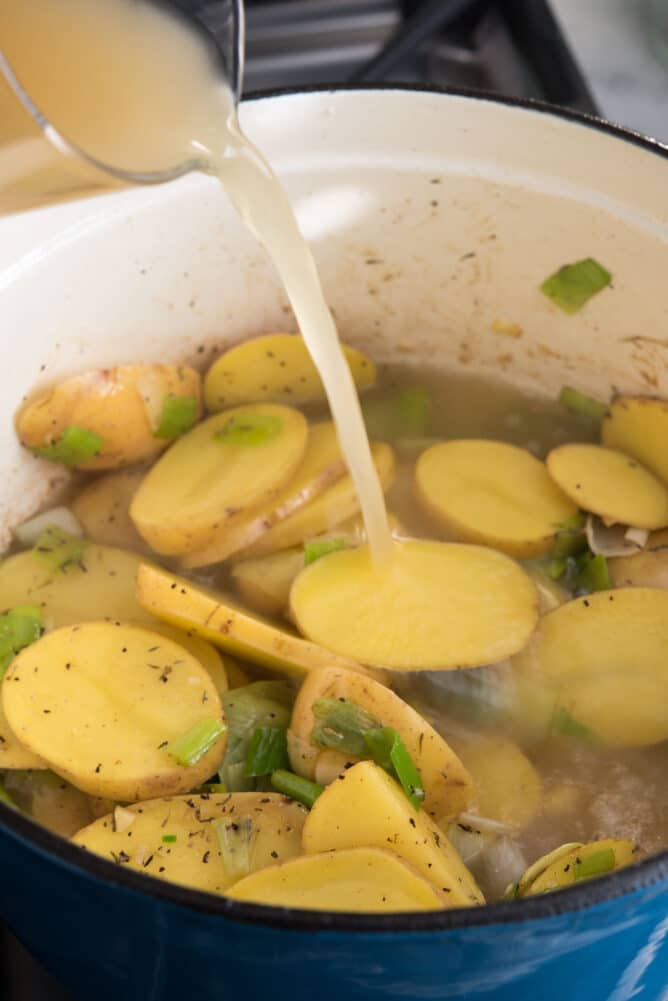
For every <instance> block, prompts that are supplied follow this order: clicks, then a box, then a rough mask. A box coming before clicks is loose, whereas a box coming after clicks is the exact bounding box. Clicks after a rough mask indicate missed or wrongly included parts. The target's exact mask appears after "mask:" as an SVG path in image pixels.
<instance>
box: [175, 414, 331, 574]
mask: <svg viewBox="0 0 668 1001" xmlns="http://www.w3.org/2000/svg"><path fill="white" fill-rule="evenodd" d="M345 471H346V467H345V464H344V461H343V459H342V457H341V449H340V448H339V440H338V438H337V435H336V428H335V427H334V424H333V423H332V422H331V421H325V422H323V423H322V424H314V425H312V426H311V427H310V428H309V432H308V441H307V444H306V451H305V453H304V457H303V459H302V461H301V464H300V465H299V467H298V468H297V470H296V472H295V474H294V476H293V477H292V478H291V479H290V481H289V482H288V483H287V485H286V486H284V487H283V489H282V490H280V491H279V492H278V493H277V494H275V495H274V496H273V497H271V499H270V500H268V501H267V502H266V503H265V504H262V505H261V506H260V507H256V508H254V509H252V510H251V511H249V512H248V513H247V514H242V515H239V516H238V517H236V518H230V519H229V520H228V521H226V522H224V523H223V524H222V525H221V526H220V528H219V529H217V530H216V532H215V534H214V537H213V539H212V540H211V542H210V543H209V545H207V546H206V547H205V548H204V549H200V550H197V551H195V552H193V553H187V554H186V555H185V556H184V558H183V561H182V562H183V566H184V567H203V566H208V565H209V564H211V563H220V562H222V561H223V560H226V559H228V557H230V556H232V555H233V554H234V553H237V552H239V550H241V549H246V548H247V547H248V546H250V545H252V543H253V542H255V540H256V539H258V538H260V537H261V536H262V535H264V533H265V532H267V531H268V530H269V529H270V528H271V527H272V526H273V525H276V524H277V523H279V522H281V521H283V519H284V518H288V517H289V516H290V515H291V514H293V513H294V512H295V511H298V510H299V509H300V508H302V507H304V505H305V504H308V503H309V502H310V501H312V500H313V499H314V498H315V497H318V496H319V495H320V494H321V493H322V492H323V491H324V490H326V489H327V488H328V487H329V486H331V485H332V483H335V482H336V480H340V479H341V477H342V476H343V475H344V474H345Z"/></svg>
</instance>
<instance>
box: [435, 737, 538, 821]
mask: <svg viewBox="0 0 668 1001" xmlns="http://www.w3.org/2000/svg"><path fill="white" fill-rule="evenodd" d="M448 739H449V741H450V743H451V744H452V745H453V747H454V748H455V750H456V752H457V754H458V755H459V757H460V758H461V760H462V761H463V763H464V766H465V768H467V769H468V771H469V772H470V774H471V775H472V776H473V781H474V783H475V786H476V790H477V796H476V803H475V811H474V812H475V813H477V814H479V815H480V816H481V817H488V818H489V819H490V820H497V821H499V823H501V824H508V825H509V826H510V827H514V828H516V829H517V830H522V829H523V828H525V827H528V825H529V824H530V823H531V821H532V820H533V819H534V818H535V817H536V815H537V814H538V811H539V809H540V806H541V800H542V791H543V790H542V783H541V780H540V776H539V774H538V772H537V771H536V769H535V768H534V766H533V765H532V764H531V762H530V761H529V759H528V758H527V756H526V754H524V753H523V752H522V751H521V750H520V749H519V747H518V746H517V744H516V743H514V741H512V740H505V739H504V738H503V737H483V736H480V735H479V734H475V735H474V734H471V735H470V736H468V735H467V736H463V735H455V736H452V737H449V738H448ZM436 819H437V821H438V822H439V823H440V821H441V817H440V816H438V815H437V818H436Z"/></svg>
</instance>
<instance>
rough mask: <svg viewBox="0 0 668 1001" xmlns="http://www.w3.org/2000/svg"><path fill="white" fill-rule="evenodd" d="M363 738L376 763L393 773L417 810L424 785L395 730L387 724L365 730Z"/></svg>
mask: <svg viewBox="0 0 668 1001" xmlns="http://www.w3.org/2000/svg"><path fill="white" fill-rule="evenodd" d="M364 740H365V741H366V744H367V747H368V748H369V750H370V752H371V756H372V757H373V760H374V761H375V762H376V764H378V765H380V766H381V768H384V769H385V770H386V771H388V772H392V773H394V775H395V776H396V777H397V778H398V780H399V782H400V783H401V788H402V789H403V790H404V792H405V793H406V795H407V797H408V799H409V800H410V802H411V804H412V806H413V807H414V808H415V809H416V810H419V808H420V805H421V804H422V802H423V800H424V786H423V785H422V779H421V778H420V773H419V772H418V770H417V768H416V767H415V762H414V761H413V759H412V758H411V756H410V754H409V753H408V748H407V747H406V745H405V744H404V742H403V740H402V739H401V737H400V736H399V734H398V733H397V731H396V730H393V729H392V728H391V727H389V726H384V727H380V728H379V729H377V730H367V731H366V733H365V734H364Z"/></svg>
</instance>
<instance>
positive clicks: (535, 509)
mask: <svg viewBox="0 0 668 1001" xmlns="http://www.w3.org/2000/svg"><path fill="white" fill-rule="evenodd" d="M415 486H416V493H417V498H418V501H419V502H420V504H421V505H422V507H423V508H424V510H425V511H426V512H427V514H429V515H430V516H431V517H432V518H433V519H434V521H435V522H436V523H437V524H438V525H440V526H441V527H442V528H444V529H445V531H446V532H447V533H448V534H449V535H450V536H451V537H452V538H455V539H459V540H461V541H462V542H478V543H481V544H482V545H488V546H492V547H493V548H494V549H500V550H501V551H502V552H504V553H508V554H509V555H510V556H517V557H519V558H520V559H530V558H531V557H533V556H541V555H542V554H543V553H546V552H548V550H549V549H550V548H551V546H552V544H553V542H554V536H555V533H556V531H557V529H558V527H559V525H561V524H562V523H563V522H565V521H566V520H567V519H568V518H572V517H573V516H574V515H575V514H577V507H576V506H575V504H573V503H572V501H571V500H570V499H569V498H568V497H566V495H565V494H564V493H562V491H561V490H560V489H559V488H558V487H557V486H556V485H555V484H554V483H553V482H552V480H551V479H550V477H549V475H548V472H547V469H546V468H545V463H543V462H540V460H539V459H536V458H535V457H534V456H533V455H531V453H530V452H527V451H526V450H525V449H523V448H518V447H517V446H516V445H508V444H507V443H505V442H501V441H483V440H478V439H464V440H461V441H446V442H441V443H440V444H438V445H433V446H432V447H431V448H428V449H427V451H426V452H423V453H422V455H421V456H420V458H419V459H418V461H417V464H416V467H415Z"/></svg>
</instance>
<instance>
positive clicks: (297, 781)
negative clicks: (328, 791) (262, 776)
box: [271, 769, 325, 810]
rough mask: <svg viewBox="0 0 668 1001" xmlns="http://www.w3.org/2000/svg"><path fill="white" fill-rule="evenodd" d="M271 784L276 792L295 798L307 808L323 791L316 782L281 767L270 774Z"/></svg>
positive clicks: (309, 807)
mask: <svg viewBox="0 0 668 1001" xmlns="http://www.w3.org/2000/svg"><path fill="white" fill-rule="evenodd" d="M271 784H272V786H273V787H274V789H275V790H276V792H281V793H283V795H284V796H289V797H290V799H295V800H296V801H297V802H298V803H301V804H302V805H303V806H305V807H306V808H307V809H309V810H310V809H311V807H312V806H313V804H314V803H315V801H316V799H317V798H318V796H320V795H321V793H323V792H324V791H325V790H324V788H323V787H322V786H321V785H318V783H317V782H309V780H308V779H303V778H302V777H301V775H295V774H294V773H293V772H286V771H283V769H279V771H277V772H274V774H273V775H272V776H271Z"/></svg>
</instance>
